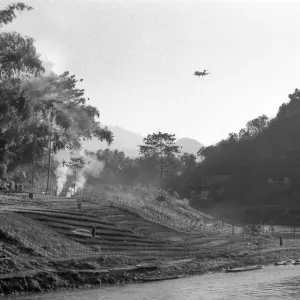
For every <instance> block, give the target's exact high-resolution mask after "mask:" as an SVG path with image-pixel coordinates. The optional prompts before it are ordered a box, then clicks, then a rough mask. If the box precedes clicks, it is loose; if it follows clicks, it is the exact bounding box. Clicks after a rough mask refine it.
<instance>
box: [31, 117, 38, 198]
mask: <svg viewBox="0 0 300 300" xmlns="http://www.w3.org/2000/svg"><path fill="white" fill-rule="evenodd" d="M36 135H37V117H36V118H35V130H34V137H33V149H32V174H31V182H32V193H33V192H34V173H35V156H36Z"/></svg>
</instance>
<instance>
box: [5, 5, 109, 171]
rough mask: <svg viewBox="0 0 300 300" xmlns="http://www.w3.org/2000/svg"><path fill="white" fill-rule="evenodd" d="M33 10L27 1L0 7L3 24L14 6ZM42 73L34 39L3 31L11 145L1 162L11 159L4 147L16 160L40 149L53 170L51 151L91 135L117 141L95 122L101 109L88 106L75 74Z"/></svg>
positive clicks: (8, 140)
mask: <svg viewBox="0 0 300 300" xmlns="http://www.w3.org/2000/svg"><path fill="white" fill-rule="evenodd" d="M31 9H32V8H31V7H29V6H27V5H25V4H23V3H16V4H11V5H9V6H8V7H7V8H5V9H4V10H1V11H0V27H1V26H3V25H5V24H7V23H9V22H11V21H12V20H13V19H14V18H15V17H16V14H15V12H16V11H23V10H31ZM43 72H44V68H43V66H42V61H41V59H40V56H39V55H38V54H37V52H36V49H35V47H34V40H33V39H32V38H29V37H23V36H21V35H20V34H18V33H15V32H13V33H7V32H6V33H0V140H2V141H3V143H5V144H6V145H7V148H5V149H4V148H3V149H2V157H5V159H2V160H5V161H4V162H2V164H6V165H7V164H8V160H9V157H8V155H6V154H7V153H5V151H6V150H7V151H6V152H8V151H10V153H12V154H13V155H14V156H15V158H17V160H18V161H17V160H16V159H14V160H11V162H15V163H18V162H20V161H27V160H29V159H32V161H33V165H35V159H36V154H37V156H42V155H44V154H45V153H46V152H47V151H48V154H49V169H50V156H51V152H52V153H53V152H57V151H58V150H61V149H65V148H67V149H75V148H79V147H80V144H81V141H82V140H85V139H91V138H92V137H97V138H98V139H99V140H101V141H103V140H105V141H107V142H108V144H110V143H111V142H112V140H113V135H112V133H111V131H109V130H108V129H107V127H102V126H100V123H99V122H98V121H97V118H99V116H100V114H99V111H98V109H97V108H96V107H93V106H91V105H87V104H86V101H87V100H89V99H85V98H84V90H83V89H78V88H76V84H77V82H78V80H77V79H76V78H75V75H70V74H69V72H64V73H63V74H61V75H57V74H54V73H53V72H52V73H51V72H50V73H49V74H47V75H45V76H42V75H41V74H42V73H43ZM80 81H82V79H80ZM32 154H33V155H32ZM0 164H1V161H0ZM2 169H5V168H2V167H1V166H0V177H1V170H2ZM33 169H34V168H33ZM33 173H34V172H33Z"/></svg>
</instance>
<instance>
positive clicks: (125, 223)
mask: <svg viewBox="0 0 300 300" xmlns="http://www.w3.org/2000/svg"><path fill="white" fill-rule="evenodd" d="M27 196H28V194H27V195H26V194H24V195H22V194H18V195H6V196H2V195H0V210H2V211H3V210H4V211H12V212H15V213H17V214H19V215H22V216H23V217H26V218H29V219H31V220H34V221H35V222H36V223H40V224H42V225H43V226H46V227H47V228H49V230H54V231H55V232H56V233H57V234H60V235H61V236H65V238H66V239H67V240H73V241H74V242H76V243H77V244H81V245H83V246H84V247H88V248H89V249H90V250H91V251H96V252H97V251H99V250H100V249H101V251H102V253H126V254H128V255H130V254H131V255H135V254H142V255H150V256H151V255H155V256H183V254H187V252H188V251H189V253H190V254H191V253H192V254H193V255H194V254H195V252H201V251H202V250H203V249H205V248H206V246H205V245H209V244H210V243H211V242H212V240H213V243H214V244H215V245H221V244H224V246H225V245H226V243H227V242H228V240H227V238H226V235H227V234H229V229H228V230H227V231H228V233H226V232H227V231H226V230H225V231H223V232H222V234H221V235H220V236H218V234H219V231H218V230H217V229H216V228H212V229H209V228H208V229H205V230H204V229H203V228H204V227H205V226H202V225H201V226H202V227H200V226H199V223H197V224H196V226H195V227H194V228H193V230H192V231H191V232H189V231H188V230H189V227H187V226H184V227H180V226H178V228H180V230H178V228H177V227H176V226H173V224H174V222H175V223H176V222H179V221H177V220H180V219H178V218H182V220H188V218H189V216H186V215H185V214H191V215H192V216H193V217H194V216H195V217H194V219H196V218H197V216H199V215H200V213H199V214H198V215H197V213H196V212H193V211H184V212H183V213H182V215H180V211H179V210H178V209H177V208H176V207H174V208H172V207H170V208H169V210H167V209H166V214H165V215H161V214H160V213H161V211H155V207H154V208H153V207H150V211H146V214H145V207H144V208H142V209H143V211H139V208H137V209H136V208H134V209H135V210H132V207H127V206H124V204H121V205H119V206H118V205H116V203H114V202H112V201H107V200H106V199H105V198H104V199H97V201H94V202H84V201H83V206H82V209H81V210H79V209H78V207H77V204H78V201H77V200H76V199H72V198H63V197H53V196H52V197H51V196H45V195H35V197H34V199H29V198H28V197H27ZM146 209H147V207H146ZM144 215H145V217H144ZM149 216H150V217H149ZM173 216H174V218H173V219H172V217H173ZM200 217H201V215H200ZM160 218H161V219H160ZM176 218H177V219H176ZM205 218H206V217H205V216H204V217H203V218H202V220H204V221H205V222H210V223H211V221H212V220H211V218H210V217H207V218H206V219H205ZM174 220H175V221H174ZM196 220H197V219H196ZM205 225H206V224H205ZM92 226H95V228H96V235H95V238H94V239H93V238H92V237H91V235H90V234H89V232H91V229H92ZM205 228H206V227H205ZM183 230H185V231H184V232H183ZM210 236H211V237H212V238H210ZM205 237H206V238H205ZM40 246H41V247H42V245H40ZM68 251H70V250H68ZM82 251H87V250H82Z"/></svg>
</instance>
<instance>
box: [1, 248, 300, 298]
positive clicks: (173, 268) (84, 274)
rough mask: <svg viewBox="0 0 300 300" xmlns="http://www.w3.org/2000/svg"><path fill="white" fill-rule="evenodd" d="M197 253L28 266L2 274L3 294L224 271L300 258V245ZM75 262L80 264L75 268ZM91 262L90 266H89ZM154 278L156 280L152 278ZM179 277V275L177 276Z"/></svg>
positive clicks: (112, 284) (164, 278)
mask: <svg viewBox="0 0 300 300" xmlns="http://www.w3.org/2000/svg"><path fill="white" fill-rule="evenodd" d="M228 256H229V255H228V254H224V255H221V256H219V257H209V256H208V257H195V258H190V259H177V260H171V259H169V260H168V259H164V260H161V259H160V260H159V259H155V258H154V260H155V261H154V262H153V263H149V262H144V263H143V261H142V260H141V261H139V262H138V264H135V265H127V266H126V265H125V266H122V267H112V268H111V267H110V268H108V267H106V268H105V267H102V266H101V259H100V258H99V259H84V260H71V261H64V262H52V263H53V264H54V267H53V268H51V269H49V268H48V269H45V270H25V271H20V272H13V273H7V274H1V275H0V294H1V295H2V296H7V295H17V294H24V295H26V294H31V293H38V292H49V291H59V290H67V289H75V288H76V289H77V288H91V287H106V286H114V285H118V284H129V283H143V282H145V281H143V280H144V279H147V278H150V279H151V281H160V280H167V279H172V277H173V278H174V277H177V276H180V278H184V277H190V276H199V275H204V274H206V273H209V272H221V271H222V269H224V268H227V267H242V266H249V265H255V264H261V265H263V266H268V265H271V264H273V263H274V262H277V261H279V260H287V259H297V258H300V249H297V248H286V249H280V248H279V249H273V250H272V249H270V250H269V251H268V249H263V251H257V252H254V253H251V254H250V253H248V255H245V253H240V254H237V255H235V254H234V253H232V255H231V256H229V257H228ZM74 264H75V265H76V268H74V267H73V266H74ZM89 266H90V268H88V267H89ZM152 279H154V280H152ZM174 279H175V278H174Z"/></svg>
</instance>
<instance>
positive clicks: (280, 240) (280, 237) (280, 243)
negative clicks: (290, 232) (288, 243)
mask: <svg viewBox="0 0 300 300" xmlns="http://www.w3.org/2000/svg"><path fill="white" fill-rule="evenodd" d="M279 245H280V247H281V246H282V234H280V236H279Z"/></svg>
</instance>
